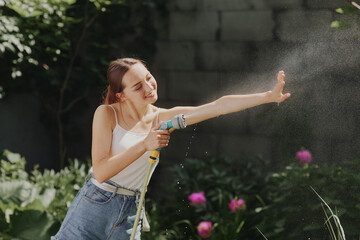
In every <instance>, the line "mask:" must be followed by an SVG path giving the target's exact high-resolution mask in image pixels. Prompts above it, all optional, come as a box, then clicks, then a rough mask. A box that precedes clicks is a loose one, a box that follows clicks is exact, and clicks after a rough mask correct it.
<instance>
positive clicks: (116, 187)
mask: <svg viewBox="0 0 360 240" xmlns="http://www.w3.org/2000/svg"><path fill="white" fill-rule="evenodd" d="M118 189H119V187H118V186H115V190H114V192H113V194H112V195H111V198H113V197H115V195H116V193H117V191H118Z"/></svg>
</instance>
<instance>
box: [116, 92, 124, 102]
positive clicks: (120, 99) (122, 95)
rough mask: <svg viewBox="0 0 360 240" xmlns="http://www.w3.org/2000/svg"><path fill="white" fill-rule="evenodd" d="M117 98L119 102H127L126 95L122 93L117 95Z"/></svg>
mask: <svg viewBox="0 0 360 240" xmlns="http://www.w3.org/2000/svg"><path fill="white" fill-rule="evenodd" d="M115 96H116V100H117V101H118V102H125V101H126V97H125V95H124V93H122V92H121V93H116V94H115Z"/></svg>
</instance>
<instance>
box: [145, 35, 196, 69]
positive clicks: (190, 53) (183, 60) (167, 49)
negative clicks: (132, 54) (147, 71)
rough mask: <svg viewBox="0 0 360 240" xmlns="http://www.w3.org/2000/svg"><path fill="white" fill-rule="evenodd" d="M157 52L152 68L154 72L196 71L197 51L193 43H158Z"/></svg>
mask: <svg viewBox="0 0 360 240" xmlns="http://www.w3.org/2000/svg"><path fill="white" fill-rule="evenodd" d="M156 46H157V52H156V55H155V59H154V63H153V64H152V65H151V67H152V68H153V69H154V70H193V69H195V49H194V46H193V44H192V43H191V42H167V41H161V42H157V44H156Z"/></svg>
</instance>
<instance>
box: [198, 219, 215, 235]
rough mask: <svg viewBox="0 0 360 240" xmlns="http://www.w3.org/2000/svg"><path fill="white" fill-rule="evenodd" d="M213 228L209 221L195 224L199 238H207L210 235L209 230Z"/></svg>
mask: <svg viewBox="0 0 360 240" xmlns="http://www.w3.org/2000/svg"><path fill="white" fill-rule="evenodd" d="M212 229H213V227H212V223H211V222H206V221H204V222H200V223H199V225H198V226H197V230H198V233H199V235H200V237H201V238H208V237H210V236H211V230H212Z"/></svg>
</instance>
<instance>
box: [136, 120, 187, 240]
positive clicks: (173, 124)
mask: <svg viewBox="0 0 360 240" xmlns="http://www.w3.org/2000/svg"><path fill="white" fill-rule="evenodd" d="M171 128H175V129H184V128H186V121H185V116H184V115H183V114H179V115H176V116H175V117H174V118H173V119H171V120H169V121H166V122H161V124H160V128H159V130H169V129H171ZM161 150H162V148H158V149H156V150H153V151H151V152H150V156H149V160H148V161H149V163H150V164H149V168H148V171H147V172H146V174H145V180H144V185H143V189H142V191H141V195H140V200H139V204H138V209H137V212H136V218H135V222H134V226H133V230H132V233H131V237H130V240H134V238H135V234H136V229H137V225H138V224H139V220H140V214H141V210H142V206H143V203H144V198H145V192H146V189H147V185H148V182H149V178H150V173H151V169H152V167H153V165H154V164H155V163H156V161H157V158H158V156H159V154H160V151H161Z"/></svg>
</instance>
